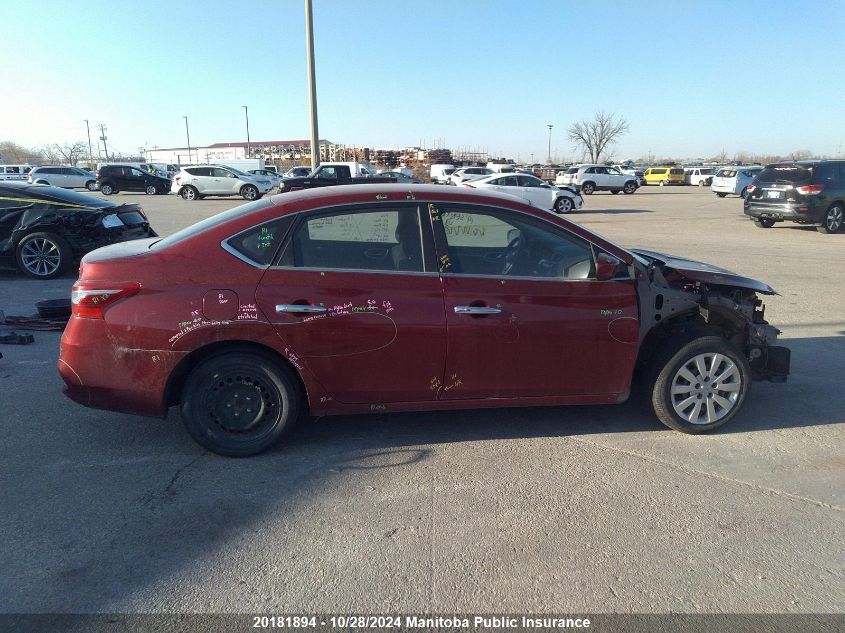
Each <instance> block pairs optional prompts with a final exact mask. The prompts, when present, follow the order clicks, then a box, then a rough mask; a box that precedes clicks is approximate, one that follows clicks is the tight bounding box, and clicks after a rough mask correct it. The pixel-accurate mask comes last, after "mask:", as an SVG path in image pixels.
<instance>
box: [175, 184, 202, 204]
mask: <svg viewBox="0 0 845 633" xmlns="http://www.w3.org/2000/svg"><path fill="white" fill-rule="evenodd" d="M179 195H180V196H182V200H197V199H198V198H199V197H200V196H199V192H198V191H197V190H196V188H195V187H192V186H191V185H185V186H184V187H182V191H180V192H179Z"/></svg>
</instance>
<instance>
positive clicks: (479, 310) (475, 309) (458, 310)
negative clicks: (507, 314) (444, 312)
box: [455, 306, 502, 314]
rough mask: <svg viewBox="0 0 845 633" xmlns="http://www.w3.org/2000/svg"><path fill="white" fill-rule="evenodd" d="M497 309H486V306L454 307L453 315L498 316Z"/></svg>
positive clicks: (498, 310) (499, 311) (498, 311)
mask: <svg viewBox="0 0 845 633" xmlns="http://www.w3.org/2000/svg"><path fill="white" fill-rule="evenodd" d="M501 312H502V311H501V310H500V309H499V308H488V307H486V306H455V314H499V313H501Z"/></svg>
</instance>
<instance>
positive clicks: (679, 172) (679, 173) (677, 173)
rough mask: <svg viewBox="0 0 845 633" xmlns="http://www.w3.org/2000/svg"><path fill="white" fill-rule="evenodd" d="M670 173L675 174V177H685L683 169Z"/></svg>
mask: <svg viewBox="0 0 845 633" xmlns="http://www.w3.org/2000/svg"><path fill="white" fill-rule="evenodd" d="M669 173H670V174H674V175H675V176H678V175H680V176H683V175H684V170H683V169H670V170H669Z"/></svg>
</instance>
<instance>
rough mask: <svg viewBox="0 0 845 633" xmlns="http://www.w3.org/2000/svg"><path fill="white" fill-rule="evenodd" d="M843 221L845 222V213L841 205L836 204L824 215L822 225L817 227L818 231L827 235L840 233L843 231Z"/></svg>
mask: <svg viewBox="0 0 845 633" xmlns="http://www.w3.org/2000/svg"><path fill="white" fill-rule="evenodd" d="M843 220H845V211H843V210H842V206H841V205H838V204H835V205H833V206H832V207H830V208H829V209H828V210H827V212H826V213H825V214H824V217H822V224H821V226H817V227H816V230H817V231H818V232H819V233H824V234H825V235H830V234H831V233H838V232H839V231H840V230H841V229H842V223H843Z"/></svg>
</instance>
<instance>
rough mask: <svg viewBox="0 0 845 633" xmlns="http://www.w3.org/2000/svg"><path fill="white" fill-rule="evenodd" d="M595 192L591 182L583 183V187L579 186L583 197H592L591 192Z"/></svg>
mask: <svg viewBox="0 0 845 633" xmlns="http://www.w3.org/2000/svg"><path fill="white" fill-rule="evenodd" d="M595 190H596V186H595V185H594V184H593V183H591V182H585V183H584V184H583V185H581V193H583V194H584V195H585V196H591V195H593V192H594V191H595Z"/></svg>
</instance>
